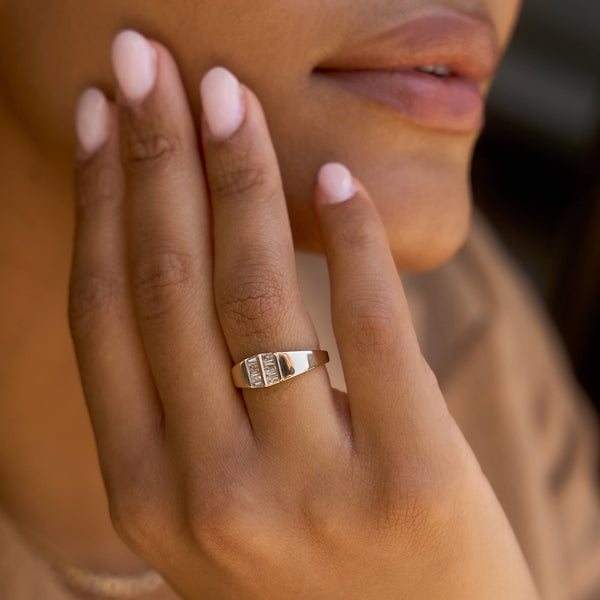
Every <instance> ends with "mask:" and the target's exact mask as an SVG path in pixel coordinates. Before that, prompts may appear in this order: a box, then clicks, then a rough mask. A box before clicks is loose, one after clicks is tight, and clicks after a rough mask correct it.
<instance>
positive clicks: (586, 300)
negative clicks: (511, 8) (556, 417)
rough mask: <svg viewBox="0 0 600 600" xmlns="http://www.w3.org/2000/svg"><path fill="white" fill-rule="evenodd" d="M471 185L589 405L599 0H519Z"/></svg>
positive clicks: (599, 111) (598, 237) (598, 336)
mask: <svg viewBox="0 0 600 600" xmlns="http://www.w3.org/2000/svg"><path fill="white" fill-rule="evenodd" d="M473 189H474V195H475V202H476V204H477V205H478V206H479V208H480V209H481V210H482V212H483V213H484V214H486V215H487V216H488V218H489V219H490V220H491V222H492V224H493V225H494V227H495V229H496V231H497V232H498V234H499V235H500V237H501V238H502V239H503V240H504V243H505V245H506V247H507V248H508V250H509V252H510V253H511V254H512V255H513V256H514V257H515V258H516V259H517V261H518V262H519V263H520V265H521V267H522V268H523V270H524V271H525V272H526V273H527V274H528V275H529V278H530V279H531V281H532V282H533V284H534V285H535V287H536V288H537V290H538V293H539V295H540V296H541V298H542V300H543V301H545V303H546V305H547V307H548V309H549V311H550V314H551V316H552V317H553V318H554V320H555V322H556V325H557V326H558V329H559V332H560V334H561V335H562V338H563V340H564V342H565V345H566V348H567V351H568V352H569V354H570V357H571V360H572V364H573V367H574V369H575V372H576V374H577V376H578V377H579V380H580V382H581V383H582V384H583V386H584V387H585V389H586V390H587V392H588V394H589V395H590V397H591V398H592V400H593V401H594V403H595V405H596V407H597V408H599V409H600V364H599V363H598V357H600V1H599V0H568V1H566V0H524V6H523V12H522V15H521V20H520V22H519V25H518V27H517V30H516V34H515V38H514V40H513V42H512V44H511V46H510V48H509V50H508V52H507V54H506V57H505V59H504V62H503V64H502V67H501V68H500V70H499V72H498V75H497V79H496V80H495V83H494V86H493V88H492V92H491V95H490V97H489V101H488V112H487V120H486V126H485V129H484V132H483V135H482V137H481V139H480V142H479V144H478V147H477V149H476V153H475V159H474V162H473Z"/></svg>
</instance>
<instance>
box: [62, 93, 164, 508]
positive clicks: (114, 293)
mask: <svg viewBox="0 0 600 600" xmlns="http://www.w3.org/2000/svg"><path fill="white" fill-rule="evenodd" d="M75 124H76V132H77V137H78V150H77V155H76V165H75V200H76V227H75V240H74V248H73V257H72V266H71V280H70V287H69V325H70V329H71V336H72V339H73V343H74V347H75V353H76V356H77V363H78V368H79V374H80V377H81V383H82V386H83V391H84V394H85V399H86V403H87V408H88V412H89V415H90V418H91V421H92V427H93V430H94V435H95V438H96V445H97V448H98V457H99V461H100V468H101V470H102V475H103V478H104V482H105V485H106V488H107V492H108V495H109V499H110V498H111V496H112V494H111V492H112V490H113V489H114V490H115V495H116V494H117V492H118V490H122V489H123V488H124V487H125V486H127V487H129V486H130V484H131V482H132V481H137V482H138V483H140V481H139V480H140V477H143V474H144V473H145V474H146V475H151V474H150V473H147V472H146V467H147V466H148V467H151V468H152V469H155V468H157V467H158V466H159V465H160V464H161V451H160V450H161V443H160V441H161V426H162V421H161V420H162V410H161V405H160V402H159V400H158V397H157V394H156V391H155V388H154V383H153V380H152V375H151V373H150V369H149V366H148V363H147V361H146V358H145V355H144V350H143V346H142V342H141V338H140V335H139V333H138V330H137V324H136V321H135V318H134V311H133V306H132V302H131V295H130V293H129V282H128V275H127V253H126V236H125V207H124V204H125V185H124V176H123V173H122V169H121V165H120V158H119V137H118V126H117V117H116V107H115V106H114V105H113V104H111V103H109V102H108V101H107V100H106V98H105V97H104V95H103V94H102V92H101V91H100V90H99V89H97V88H88V89H86V90H85V91H84V92H83V94H82V95H81V97H80V99H79V102H78V105H77V113H76V123H75Z"/></svg>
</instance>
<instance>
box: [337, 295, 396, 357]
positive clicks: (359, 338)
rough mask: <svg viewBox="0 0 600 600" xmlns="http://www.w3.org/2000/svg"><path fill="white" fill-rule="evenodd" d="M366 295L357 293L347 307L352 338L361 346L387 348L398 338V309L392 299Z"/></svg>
mask: <svg viewBox="0 0 600 600" xmlns="http://www.w3.org/2000/svg"><path fill="white" fill-rule="evenodd" d="M365 296H366V297H364V298H361V297H360V294H357V295H356V296H355V298H354V300H352V301H351V302H350V303H349V305H348V308H347V310H348V323H349V325H350V328H351V330H352V338H353V340H354V342H355V343H356V344H357V345H358V346H361V347H365V348H387V347H389V346H391V345H392V344H394V343H395V341H396V339H397V329H398V316H397V314H396V312H397V311H396V309H395V307H394V306H393V303H392V302H391V301H388V300H385V299H383V298H373V297H369V294H365Z"/></svg>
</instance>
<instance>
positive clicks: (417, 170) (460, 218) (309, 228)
mask: <svg viewBox="0 0 600 600" xmlns="http://www.w3.org/2000/svg"><path fill="white" fill-rule="evenodd" d="M354 159H355V160H354V161H353V160H352V157H348V160H347V161H346V164H347V165H348V167H349V168H350V169H351V170H352V172H353V174H354V175H355V176H356V177H357V178H358V179H359V180H360V181H361V182H362V184H363V185H364V186H365V188H366V189H367V191H368V192H369V194H370V196H371V198H372V199H373V202H374V204H375V206H376V207H377V210H378V212H379V215H380V217H381V220H382V222H383V224H384V227H385V230H386V234H387V238H388V242H389V244H390V250H391V252H392V255H393V257H394V261H395V263H396V266H397V267H398V269H399V270H400V271H429V270H432V269H435V268H437V267H439V266H441V265H442V264H444V263H445V262H446V261H448V260H449V259H450V258H452V256H454V255H455V254H456V253H457V252H458V250H460V248H461V246H462V245H463V244H464V242H465V240H466V237H467V235H468V232H469V228H470V224H471V211H472V199H471V198H472V195H471V186H470V181H469V176H468V171H469V165H470V160H469V161H463V164H462V165H461V164H458V165H457V164H456V163H453V162H452V161H450V160H448V157H447V156H446V157H445V158H444V160H442V159H439V160H431V159H428V160H417V159H412V160H411V159H408V158H407V157H398V158H396V159H395V160H393V159H392V160H388V162H384V161H383V160H380V161H374V162H373V163H372V164H369V163H366V162H364V161H363V162H359V159H357V158H356V157H354ZM285 187H286V179H285V178H284V188H285ZM288 190H289V185H288ZM286 197H287V199H288V210H289V214H290V220H291V224H292V232H293V235H294V242H295V247H296V250H301V251H307V252H317V253H323V252H324V247H323V243H322V239H321V237H320V234H319V228H318V224H317V222H316V217H315V214H314V210H313V198H312V188H311V191H308V192H307V194H306V196H305V197H301V196H299V195H295V194H294V193H293V192H292V191H287V192H286Z"/></svg>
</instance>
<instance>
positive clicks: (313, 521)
mask: <svg viewBox="0 0 600 600" xmlns="http://www.w3.org/2000/svg"><path fill="white" fill-rule="evenodd" d="M342 499H343V500H342ZM300 512H301V519H302V523H303V526H304V530H305V533H306V534H307V535H308V537H309V539H311V540H313V542H314V543H315V544H317V545H319V546H331V547H336V546H337V547H339V546H340V545H343V544H344V542H347V541H348V539H347V538H348V537H349V536H350V535H351V534H352V529H351V528H352V526H353V525H356V524H357V522H358V520H357V515H356V513H355V510H354V507H352V506H350V505H349V504H348V502H347V496H345V495H344V496H340V495H335V494H333V493H331V492H330V493H322V494H314V493H312V492H311V493H309V494H307V495H306V497H305V498H304V499H303V501H302V502H301V505H300Z"/></svg>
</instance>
